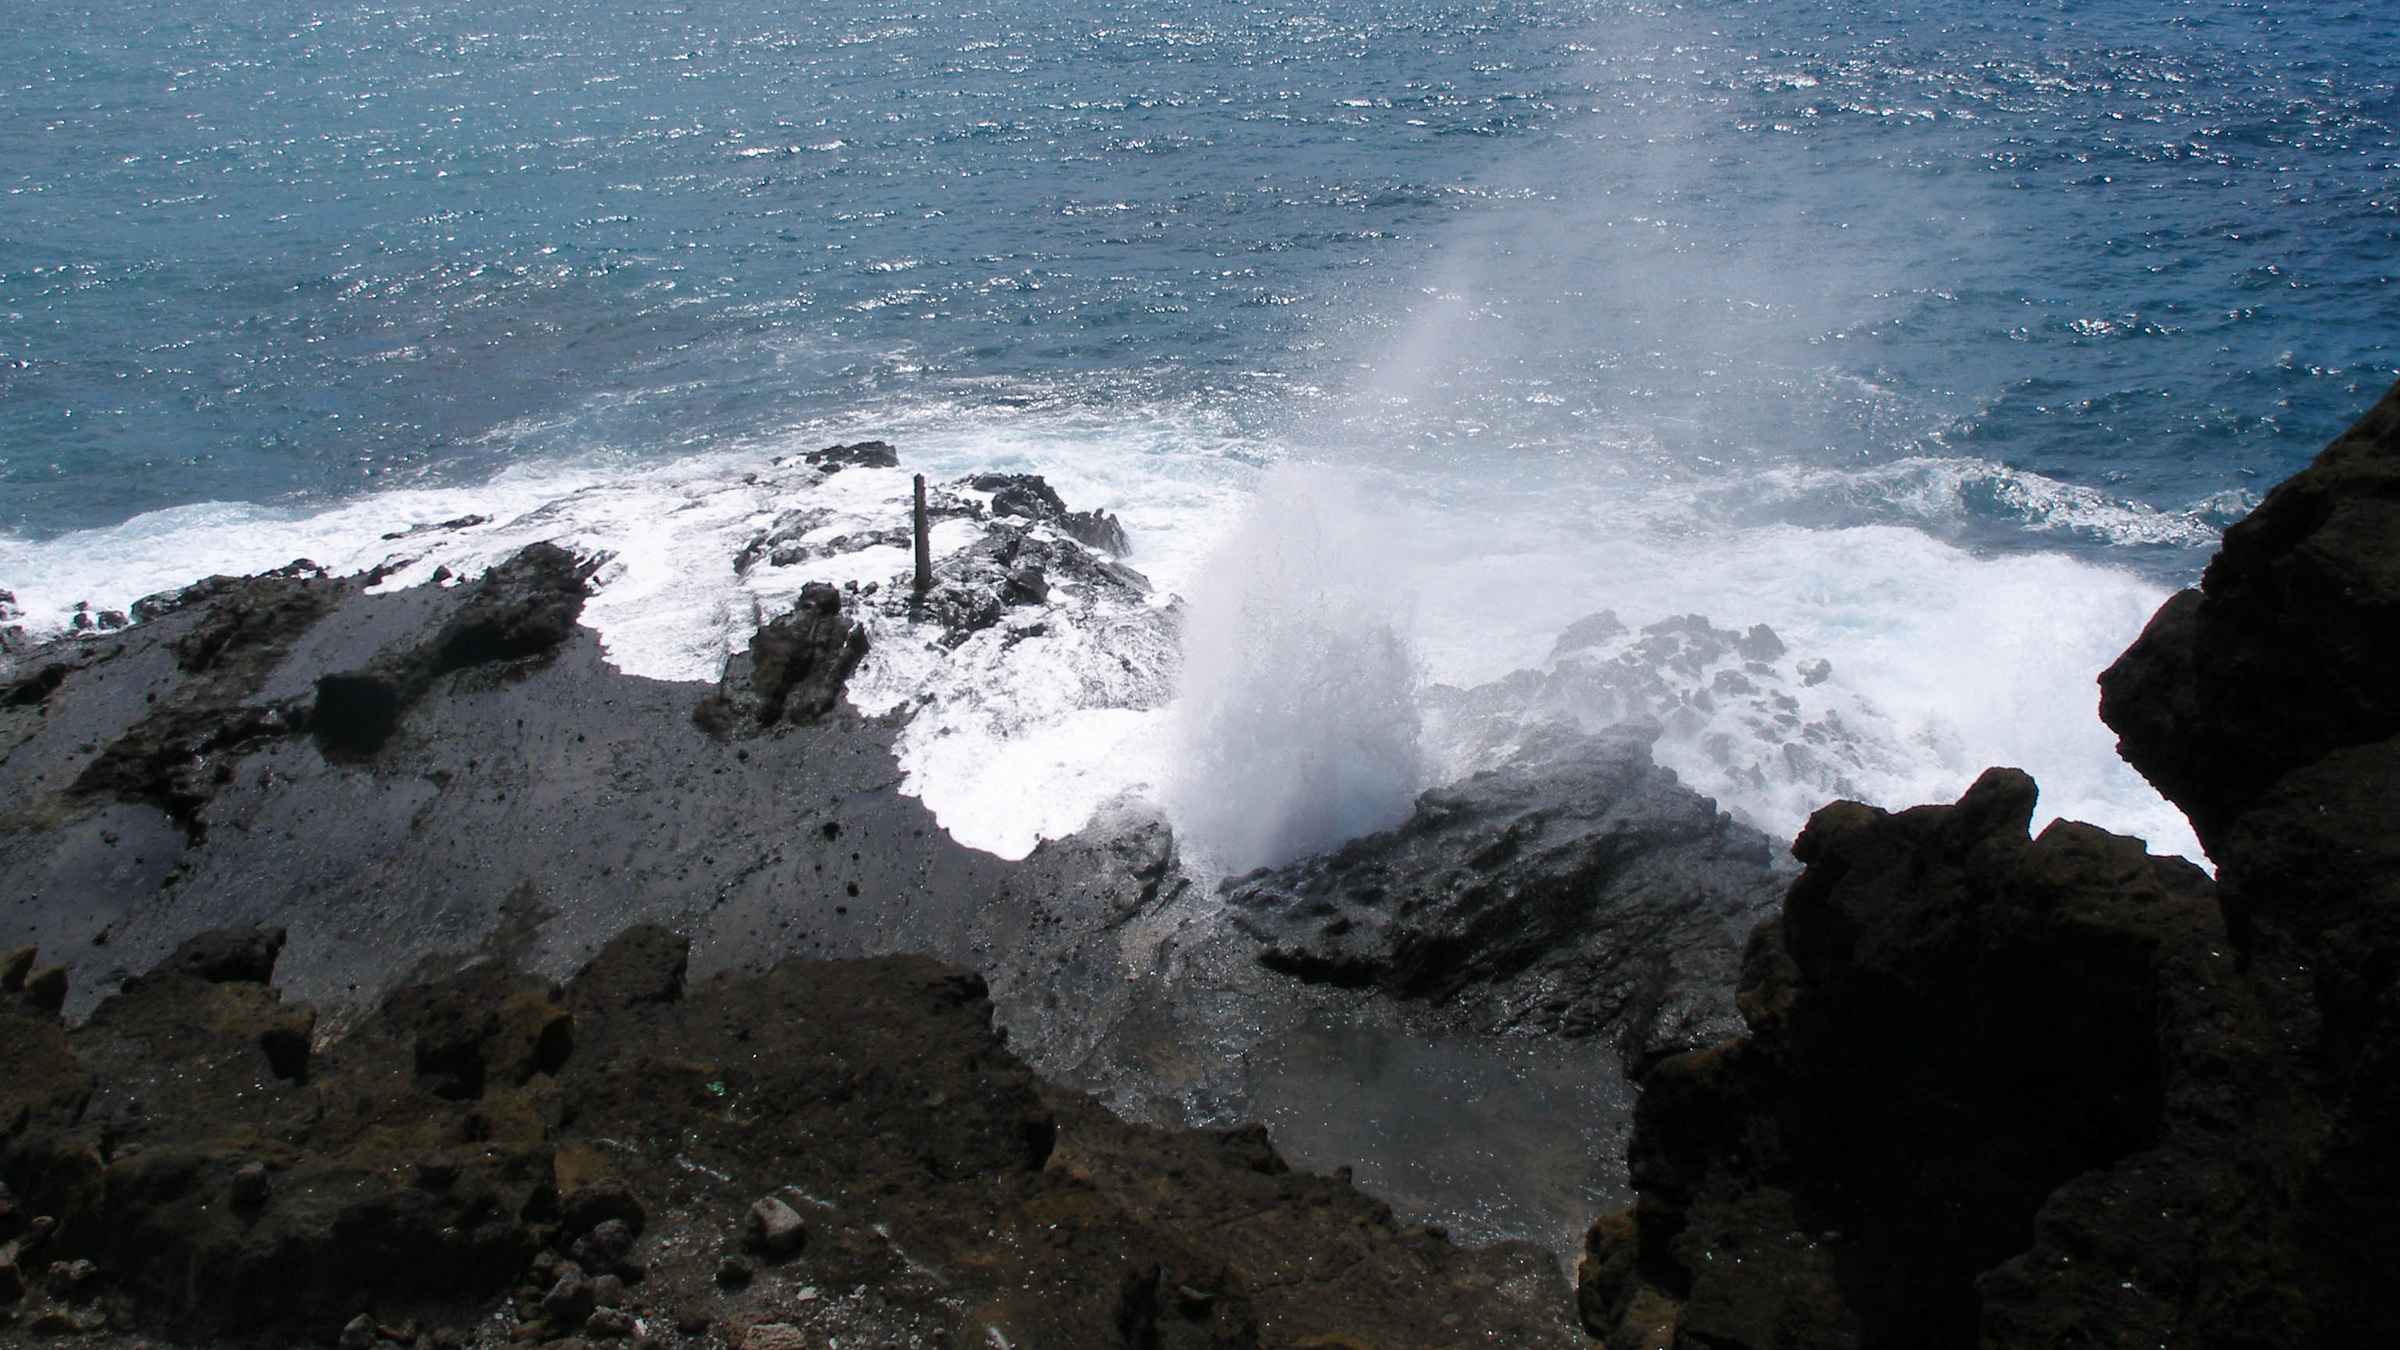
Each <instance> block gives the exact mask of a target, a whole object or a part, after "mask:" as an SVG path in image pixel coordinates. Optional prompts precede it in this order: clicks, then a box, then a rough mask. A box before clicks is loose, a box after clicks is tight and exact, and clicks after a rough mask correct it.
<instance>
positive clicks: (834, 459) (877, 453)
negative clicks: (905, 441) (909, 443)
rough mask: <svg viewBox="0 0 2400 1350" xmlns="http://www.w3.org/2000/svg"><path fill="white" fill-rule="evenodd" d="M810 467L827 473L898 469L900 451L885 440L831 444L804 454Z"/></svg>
mask: <svg viewBox="0 0 2400 1350" xmlns="http://www.w3.org/2000/svg"><path fill="white" fill-rule="evenodd" d="M802 458H803V459H805V460H807V461H808V464H809V467H811V468H814V469H819V470H822V471H824V472H826V473H829V474H832V473H840V472H841V471H842V470H844V469H897V468H899V467H900V452H899V451H897V450H895V449H893V448H892V447H891V446H890V445H889V444H887V443H885V442H883V441H854V442H852V443H850V444H848V445H829V446H826V447H825V448H824V449H822V450H811V451H809V452H808V453H807V454H806V455H804V456H802Z"/></svg>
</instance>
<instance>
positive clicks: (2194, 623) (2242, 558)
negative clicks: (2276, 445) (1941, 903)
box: [2101, 386, 2400, 1344]
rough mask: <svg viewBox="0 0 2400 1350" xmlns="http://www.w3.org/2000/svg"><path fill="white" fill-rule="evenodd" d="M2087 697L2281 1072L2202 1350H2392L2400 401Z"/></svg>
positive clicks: (2398, 1166) (2293, 494) (2398, 1014)
mask: <svg viewBox="0 0 2400 1350" xmlns="http://www.w3.org/2000/svg"><path fill="white" fill-rule="evenodd" d="M2101 690H2102V703H2101V716H2102V717H2103V718H2105V719H2106V720H2107V721H2108V723H2109V725H2110V726H2111V727H2113V728H2115V730H2116V731H2117V733H2118V736H2119V737H2120V740H2119V742H2118V749H2119V751H2120V752H2121V753H2122V754H2123V755H2124V756H2125V758H2126V760H2127V761H2128V762H2130V763H2131V764H2132V765H2133V766H2134V767H2135V768H2137V769H2139V770H2141V771H2142V773H2143V774H2144V776H2146V777H2148V778H2149V779H2150V781H2151V782H2152V783H2154V784H2156V785H2157V786H2158V788H2159V790H2160V791H2161V792H2163V793H2165V794H2166V795H2167V797H2168V798H2170V799H2171V800H2173V801H2174V802H2175V804H2176V805H2178V806H2181V807H2182V808H2184V811H2185V812H2186V814H2188V815H2189V816H2190V817H2191V820H2192V825H2193V828H2194V829H2195V830H2196V831H2197V832H2198V833H2199V835H2200V839H2201V842H2202V843H2204V844H2206V845H2207V846H2208V849H2209V853H2210V855H2211V856H2212V857H2213V858H2214V859H2215V860H2216V863H2217V869H2218V888H2219V891H2220V893H2221V894H2222V896H2223V899H2224V907H2225V916H2226V920H2227V925H2228V927H2229V928H2230V930H2231V938H2232V943H2233V946H2234V949H2235V951H2236V952H2237V953H2238V955H2239V959H2240V961H2241V964H2242V967H2243V971H2244V974H2245V976H2246V979H2245V984H2246V987H2247V988H2249V989H2250V990H2252V991H2254V992H2255V995H2256V997H2257V998H2258V1000H2259V1002H2260V1004H2261V1005H2262V1007H2263V1010H2264V1013H2265V1015H2266V1017H2267V1019H2268V1020H2269V1022H2270V1024H2271V1025H2272V1027H2273V1031H2272V1034H2271V1035H2270V1036H2268V1037H2265V1038H2262V1045H2271V1046H2273V1047H2275V1048H2276V1049H2277V1050H2278V1052H2279V1053H2277V1054H2276V1055H2275V1056H2274V1057H2273V1059H2272V1061H2271V1063H2270V1065H2269V1066H2268V1068H2269V1070H2270V1071H2271V1082H2272V1086H2271V1088H2268V1089H2265V1090H2262V1091H2260V1092H2259V1094H2258V1097H2257V1098H2256V1100H2255V1101H2254V1102H2253V1103H2252V1107H2251V1110H2252V1112H2253V1122H2252V1130H2251V1131H2250V1137H2249V1139H2248V1140H2247V1141H2246V1142H2247V1144H2248V1146H2249V1147H2250V1148H2251V1149H2252V1150H2254V1151H2255V1153H2256V1154H2257V1155H2258V1158H2259V1161H2258V1163H2257V1166H2256V1169H2255V1171H2254V1172H2253V1173H2250V1174H2247V1175H2249V1176H2251V1177H2253V1178H2255V1184H2256V1187H2257V1189H2256V1193H2255V1194H2254V1195H2253V1196H2252V1197H2251V1199H2250V1203H2251V1205H2252V1207H2253V1211H2252V1214H2251V1215H2250V1216H2249V1223H2250V1224H2251V1225H2252V1226H2251V1227H2250V1229H2249V1231H2251V1232H2253V1233H2255V1234H2256V1235H2257V1238H2258V1244H2257V1245H2258V1250H2256V1251H2255V1252H2252V1253H2246V1254H2245V1256H2246V1258H2247V1259H2244V1260H2241V1261H2238V1262H2237V1261H2232V1260H2222V1261H2219V1262H2211V1263H2208V1264H2206V1265H2204V1266H2203V1275H2204V1277H2205V1278H2206V1279H2207V1280H2208V1285H2207V1292H2208V1293H2210V1294H2211V1295H2212V1296H2213V1298H2212V1302H2215V1303H2216V1304H2218V1305H2219V1306H2216V1307H2213V1308H2211V1309H2210V1311H2211V1312H2212V1314H2214V1316H2213V1317H2212V1321H2213V1323H2214V1326H2212V1328H2211V1331H2210V1334H2211V1335H2214V1336H2216V1337H2217V1338H2218V1340H2217V1343H2223V1344H2231V1343H2234V1341H2233V1339H2232V1332H2233V1330H2234V1329H2237V1328H2238V1329H2240V1330H2242V1331H2243V1332H2244V1333H2246V1334H2255V1335H2264V1334H2266V1332H2267V1331H2268V1329H2270V1328H2272V1327H2273V1326H2275V1325H2276V1323H2277V1322H2278V1320H2280V1321H2281V1322H2282V1324H2283V1326H2284V1327H2285V1328H2286V1330H2285V1332H2284V1334H2285V1335H2286V1336H2287V1337H2288V1338H2289V1340H2290V1341H2291V1342H2292V1343H2315V1344H2337V1343H2353V1344H2366V1343H2376V1342H2383V1343H2388V1342H2391V1341H2393V1340H2394V1339H2396V1338H2400V1309H2395V1308H2394V1306H2393V1305H2392V1302H2391V1300H2390V1298H2389V1296H2388V1292H2387V1291H2386V1290H2385V1288H2384V1284H2385V1281H2386V1280H2387V1278H2388V1272H2389V1270H2390V1269H2391V1268H2392V1266H2393V1265H2394V1263H2395V1262H2400V978H2396V977H2395V971H2400V810H2395V808H2394V803H2395V802H2400V386H2395V387H2394V388H2393V389H2392V391H2391V392H2389V393H2387V394H2386V395H2385V396H2384V398H2383V399H2382V401H2381V402H2379V403H2378V404H2376V405H2375V407H2374V408H2373V409H2372V410H2370V411H2369V412H2368V413H2367V414H2366V416H2365V417H2363V418H2361V419H2360V421H2359V422H2358V424H2357V425H2356V426H2354V427H2352V428H2351V429H2350V430H2349V431H2348V432H2347V433H2345V434H2344V435H2343V436H2341V437H2340V438H2339V439H2337V440H2335V441H2334V442H2333V443H2332V444H2331V445H2329V446H2327V447H2326V448H2325V450H2324V452H2323V453H2321V454H2320V455H2318V457H2317V459H2316V461H2315V462H2314V463H2313V464H2311V465H2310V466H2309V467H2308V468H2307V469H2306V470H2303V471H2302V472H2301V473H2299V474H2297V475H2295V476H2293V477H2292V478H2291V479H2289V480H2288V481H2286V482H2284V483H2282V484H2281V485H2279V486H2277V487H2276V489H2275V490H2274V491H2273V492H2271V493H2269V494H2268V495H2267V498H2266V500H2265V501H2263V502H2261V503H2260V504H2259V507H2258V509H2257V510H2256V511H2254V512H2252V513H2251V514H2250V516H2249V518H2248V519H2246V520H2244V521H2242V522H2241V523H2240V524H2237V525H2235V526H2234V527H2232V528H2231V529H2229V530H2227V531H2226V532H2225V545H2224V548H2223V549H2222V550H2221V551H2220V552H2219V553H2218V555H2217V557H2216V558H2215V559H2214V560H2212V561H2211V562H2210V564H2209V567H2208V571H2207V573H2206V575H2205V576H2204V577H2203V578H2202V580H2201V583H2200V588H2199V589H2198V590H2197V591H2186V592H2184V593H2182V594H2180V595H2178V596H2176V597H2175V598H2174V599H2172V600H2169V601H2168V602H2167V604H2166V605H2165V606H2163V607H2162V608H2161V609H2160V610H2159V612H2158V615H2157V617H2156V618H2154V619H2152V620H2151V622H2150V626H2149V627H2148V628H2147V629H2145V630H2144V631H2143V633H2142V636H2141V639H2140V640H2139V641H2137V642H2136V643H2135V644H2134V645H2133V647H2132V648H2131V649H2130V650H2128V651H2127V652H2126V653H2125V655H2124V656H2123V657H2122V658H2121V659H2120V660H2119V661H2118V662H2117V664H2116V665H2114V666H2112V667H2110V668H2109V670H2108V672H2107V673H2106V674H2104V675H2103V676H2102V677H2101ZM2220 1327H2221V1328H2225V1330H2222V1331H2220V1330H2217V1328H2220ZM2201 1343H2206V1342H2205V1341H2203V1342H2201Z"/></svg>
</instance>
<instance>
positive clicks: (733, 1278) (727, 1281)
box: [717, 1256, 753, 1289]
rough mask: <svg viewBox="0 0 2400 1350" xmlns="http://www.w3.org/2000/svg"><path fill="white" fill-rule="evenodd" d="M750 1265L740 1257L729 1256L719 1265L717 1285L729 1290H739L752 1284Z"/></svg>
mask: <svg viewBox="0 0 2400 1350" xmlns="http://www.w3.org/2000/svg"><path fill="white" fill-rule="evenodd" d="M752 1273H753V1272H752V1271H751V1269H750V1263H749V1262H747V1261H745V1260H743V1259H742V1258H740V1257H738V1256H728V1257H726V1258H725V1259H724V1260H722V1261H719V1262H718V1263H717V1283H719V1284H721V1285H724V1286H725V1287H727V1288H729V1289H739V1288H741V1287H742V1286H743V1285H745V1284H748V1283H750V1276H751V1275H752Z"/></svg>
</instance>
